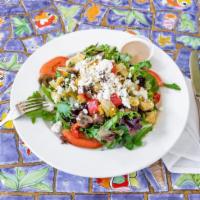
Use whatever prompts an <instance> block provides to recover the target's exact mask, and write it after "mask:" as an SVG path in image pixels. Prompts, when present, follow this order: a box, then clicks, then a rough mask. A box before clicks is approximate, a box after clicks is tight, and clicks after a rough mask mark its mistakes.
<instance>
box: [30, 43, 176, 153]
mask: <svg viewBox="0 0 200 200" xmlns="http://www.w3.org/2000/svg"><path fill="white" fill-rule="evenodd" d="M130 61H131V57H130V56H129V55H128V54H122V53H120V52H119V51H118V50H117V48H116V47H111V46H109V45H107V44H102V45H98V44H96V45H91V46H89V47H87V48H86V49H85V50H84V51H82V52H80V53H77V54H76V55H74V56H71V57H64V56H59V57H56V58H53V59H52V60H50V61H48V62H47V63H45V64H44V65H43V66H42V67H41V69H40V77H39V82H40V88H39V90H38V91H36V92H34V93H33V94H32V96H30V97H29V99H31V98H37V97H40V98H44V99H46V101H48V102H49V106H48V108H42V107H41V109H38V110H36V111H32V112H29V113H27V114H26V115H27V116H28V117H30V118H31V119H32V122H33V123H34V122H35V121H36V119H37V118H42V119H43V120H44V121H49V122H50V123H51V130H52V131H53V132H55V133H57V134H59V135H60V138H61V140H62V141H63V143H70V144H72V145H75V146H78V147H83V148H100V147H106V148H115V147H119V146H124V147H126V148H127V149H129V150H132V149H134V148H136V147H139V146H141V145H143V143H142V139H143V138H144V137H145V135H147V133H149V132H150V131H151V130H152V129H153V126H154V124H155V123H156V119H157V116H158V112H159V104H160V101H161V93H160V91H159V89H160V88H161V87H167V88H171V89H175V90H180V87H179V86H178V85H177V84H175V83H172V84H169V83H164V82H163V81H162V79H161V78H160V76H159V75H158V74H157V73H156V72H155V71H153V70H152V69H151V67H152V65H151V63H150V61H148V60H147V61H143V62H140V63H138V64H134V65H133V64H131V62H130Z"/></svg>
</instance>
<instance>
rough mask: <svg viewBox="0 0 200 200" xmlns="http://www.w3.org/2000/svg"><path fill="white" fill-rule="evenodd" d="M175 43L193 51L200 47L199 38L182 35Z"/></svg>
mask: <svg viewBox="0 0 200 200" xmlns="http://www.w3.org/2000/svg"><path fill="white" fill-rule="evenodd" d="M177 41H178V42H180V43H183V44H184V45H185V46H189V47H192V48H193V49H198V48H199V47H200V38H197V37H192V36H186V35H183V36H179V37H177Z"/></svg>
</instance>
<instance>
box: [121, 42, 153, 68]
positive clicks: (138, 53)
mask: <svg viewBox="0 0 200 200" xmlns="http://www.w3.org/2000/svg"><path fill="white" fill-rule="evenodd" d="M121 52H122V53H128V54H129V55H131V57H132V59H131V63H132V64H137V63H139V62H141V61H144V60H147V59H148V58H149V56H150V53H151V52H150V48H149V47H148V46H147V44H145V43H144V42H141V41H132V42H129V43H127V44H125V45H124V46H123V47H122V50H121Z"/></svg>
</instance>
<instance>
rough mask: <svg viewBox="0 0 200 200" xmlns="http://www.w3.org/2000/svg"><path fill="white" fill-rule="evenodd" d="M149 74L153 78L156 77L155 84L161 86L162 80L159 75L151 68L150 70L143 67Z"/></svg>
mask: <svg viewBox="0 0 200 200" xmlns="http://www.w3.org/2000/svg"><path fill="white" fill-rule="evenodd" d="M145 70H146V71H147V72H148V73H149V74H151V76H153V77H154V78H155V79H156V82H157V84H158V86H160V87H161V86H163V84H164V83H163V81H162V79H161V78H160V76H159V75H158V74H157V73H156V72H154V71H153V70H151V69H145Z"/></svg>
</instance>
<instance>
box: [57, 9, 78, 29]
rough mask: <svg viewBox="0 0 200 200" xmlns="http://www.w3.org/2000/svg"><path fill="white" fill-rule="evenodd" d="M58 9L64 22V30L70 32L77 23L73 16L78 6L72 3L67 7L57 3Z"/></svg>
mask: <svg viewBox="0 0 200 200" xmlns="http://www.w3.org/2000/svg"><path fill="white" fill-rule="evenodd" d="M58 9H59V10H60V12H61V15H62V18H63V20H64V21H65V23H66V31H67V32H72V31H73V30H74V28H75V27H76V25H77V23H78V21H77V20H76V19H75V18H74V17H75V16H76V15H77V13H78V11H79V10H80V6H78V5H74V6H71V7H69V8H68V7H65V6H62V5H58Z"/></svg>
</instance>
